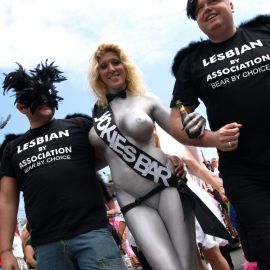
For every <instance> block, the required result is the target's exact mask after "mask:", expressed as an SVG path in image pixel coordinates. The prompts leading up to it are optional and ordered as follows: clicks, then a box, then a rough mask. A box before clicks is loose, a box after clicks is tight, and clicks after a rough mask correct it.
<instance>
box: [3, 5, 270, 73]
mask: <svg viewBox="0 0 270 270" xmlns="http://www.w3.org/2000/svg"><path fill="white" fill-rule="evenodd" d="M235 2H236V3H235V6H236V10H237V9H238V10H239V9H240V10H241V14H243V13H244V12H245V14H248V13H247V12H246V11H247V7H248V11H249V13H250V12H251V11H254V10H260V11H265V6H266V5H267V4H268V5H269V0H261V1H251V0H248V1H240V0H237V1H235ZM259 2H260V4H259ZM185 3H186V1H183V0H136V1H135V0H115V1H111V0H100V1H96V0H92V1H89V0H76V1H71V0H46V1H44V0H24V1H21V0H9V1H7V0H0V4H1V10H0V36H1V40H2V41H1V44H0V52H1V58H0V67H5V66H10V65H12V64H13V63H14V62H15V61H19V62H22V63H24V65H32V64H33V63H36V62H38V61H40V60H44V59H45V58H50V59H52V60H54V59H56V60H57V62H58V63H60V64H61V65H62V66H63V65H64V67H68V68H71V69H73V68H74V67H77V66H78V69H79V70H80V69H81V65H82V63H84V65H86V63H87V61H88V59H89V57H90V54H91V52H92V51H93V50H94V48H95V47H96V45H97V44H98V43H100V42H102V41H105V42H108V41H110V42H111V41H113V42H117V43H119V44H121V45H122V46H123V47H124V48H125V49H126V50H127V51H128V52H130V54H131V55H133V57H134V58H136V60H137V61H142V62H144V61H146V59H147V61H148V62H149V61H150V62H152V61H155V60H156V59H162V58H166V57H170V56H171V54H172V51H173V52H174V51H175V47H176V46H177V47H181V45H182V44H183V45H184V44H186V43H187V42H188V41H189V40H190V39H192V38H195V35H196V36H197V37H198V35H199V31H198V30H197V29H196V27H195V25H194V23H193V22H192V21H188V20H187V18H186V16H185ZM264 5H265V6H264ZM179 42H182V44H179Z"/></svg>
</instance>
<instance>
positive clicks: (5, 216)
mask: <svg viewBox="0 0 270 270" xmlns="http://www.w3.org/2000/svg"><path fill="white" fill-rule="evenodd" d="M18 205H19V189H18V187H17V183H16V180H15V179H14V178H12V177H7V176H4V177H2V178H1V190H0V220H1V222H0V254H1V259H2V265H3V269H5V270H19V267H18V263H17V260H16V258H15V257H14V255H13V253H12V244H13V239H14V234H15V229H16V225H17V212H18Z"/></svg>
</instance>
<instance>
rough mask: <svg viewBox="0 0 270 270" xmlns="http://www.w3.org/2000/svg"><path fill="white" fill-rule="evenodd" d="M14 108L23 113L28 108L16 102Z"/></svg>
mask: <svg viewBox="0 0 270 270" xmlns="http://www.w3.org/2000/svg"><path fill="white" fill-rule="evenodd" d="M16 108H17V109H18V110H19V111H20V112H21V113H23V114H26V112H27V110H28V108H27V107H26V106H25V105H23V104H22V103H17V104H16Z"/></svg>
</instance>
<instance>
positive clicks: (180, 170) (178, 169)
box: [168, 155, 187, 178]
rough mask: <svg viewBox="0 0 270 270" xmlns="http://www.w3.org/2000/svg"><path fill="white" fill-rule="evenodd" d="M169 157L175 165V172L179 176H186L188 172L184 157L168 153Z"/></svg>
mask: <svg viewBox="0 0 270 270" xmlns="http://www.w3.org/2000/svg"><path fill="white" fill-rule="evenodd" d="M168 159H169V160H170V161H171V162H172V164H173V166H174V173H175V175H176V176H177V177H180V178H185V176H186V174H187V172H186V168H185V164H184V162H183V160H182V159H180V158H179V157H177V156H171V155H168Z"/></svg>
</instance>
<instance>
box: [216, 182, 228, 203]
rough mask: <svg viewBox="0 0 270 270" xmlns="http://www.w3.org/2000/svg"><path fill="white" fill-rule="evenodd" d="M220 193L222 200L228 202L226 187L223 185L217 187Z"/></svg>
mask: <svg viewBox="0 0 270 270" xmlns="http://www.w3.org/2000/svg"><path fill="white" fill-rule="evenodd" d="M216 190H217V191H218V193H219V195H220V198H221V200H222V201H223V202H224V203H227V202H228V201H229V200H228V198H227V196H226V194H225V189H224V187H223V186H220V187H219V188H217V189H216Z"/></svg>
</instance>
